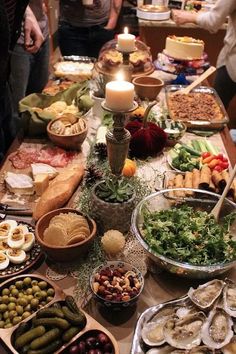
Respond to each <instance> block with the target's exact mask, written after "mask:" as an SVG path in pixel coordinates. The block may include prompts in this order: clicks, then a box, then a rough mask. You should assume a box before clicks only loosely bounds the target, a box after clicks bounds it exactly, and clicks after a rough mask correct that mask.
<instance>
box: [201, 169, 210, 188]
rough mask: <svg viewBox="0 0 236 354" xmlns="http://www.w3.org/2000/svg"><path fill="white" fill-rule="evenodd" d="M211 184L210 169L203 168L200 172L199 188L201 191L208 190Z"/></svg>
mask: <svg viewBox="0 0 236 354" xmlns="http://www.w3.org/2000/svg"><path fill="white" fill-rule="evenodd" d="M210 182H211V169H210V168H209V167H208V166H205V165H204V166H203V167H202V169H201V172H200V183H199V187H200V188H201V189H208V188H209V185H210Z"/></svg>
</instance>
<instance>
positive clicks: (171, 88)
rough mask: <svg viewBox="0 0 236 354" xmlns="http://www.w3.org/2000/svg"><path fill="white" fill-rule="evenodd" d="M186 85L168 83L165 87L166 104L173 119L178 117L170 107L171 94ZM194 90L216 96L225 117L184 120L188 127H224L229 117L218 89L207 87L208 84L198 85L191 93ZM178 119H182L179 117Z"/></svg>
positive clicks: (207, 128)
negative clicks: (219, 118)
mask: <svg viewBox="0 0 236 354" xmlns="http://www.w3.org/2000/svg"><path fill="white" fill-rule="evenodd" d="M185 87H186V86H185V85H167V86H166V87H165V94H166V104H167V108H168V110H169V116H170V118H171V119H173V120H176V119H177V118H175V116H174V114H172V112H171V110H170V108H169V95H170V94H172V93H174V92H175V91H178V90H180V89H181V88H185ZM193 92H199V93H206V94H211V95H213V96H214V98H215V100H216V103H217V104H218V106H219V108H220V110H221V112H222V116H223V118H222V119H221V120H216V119H215V120H211V121H209V120H187V121H186V120H183V122H184V123H185V124H186V125H187V127H188V128H192V129H198V130H199V129H202V130H204V129H205V130H209V129H223V128H224V126H225V125H226V124H227V123H228V122H229V117H228V114H227V112H226V110H225V107H224V105H223V103H222V101H221V99H220V97H219V96H218V94H217V92H216V90H215V89H214V88H212V87H207V86H199V87H196V88H195V89H193V90H192V91H191V93H193ZM203 119H204V117H203ZM178 120H181V119H180V118H179V117H178Z"/></svg>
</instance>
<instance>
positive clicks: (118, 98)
mask: <svg viewBox="0 0 236 354" xmlns="http://www.w3.org/2000/svg"><path fill="white" fill-rule="evenodd" d="M105 101H106V106H107V107H108V108H110V109H111V110H114V111H124V112H125V111H128V110H129V109H131V108H132V107H133V102H134V85H133V84H131V83H130V82H128V81H110V82H108V83H107V84H106V94H105Z"/></svg>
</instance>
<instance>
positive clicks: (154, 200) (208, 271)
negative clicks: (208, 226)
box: [131, 188, 236, 279]
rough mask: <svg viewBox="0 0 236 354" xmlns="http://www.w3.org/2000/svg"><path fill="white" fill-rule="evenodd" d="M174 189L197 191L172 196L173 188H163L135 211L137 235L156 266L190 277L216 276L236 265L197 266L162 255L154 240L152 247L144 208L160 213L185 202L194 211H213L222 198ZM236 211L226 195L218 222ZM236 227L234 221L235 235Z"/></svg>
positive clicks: (231, 262)
mask: <svg viewBox="0 0 236 354" xmlns="http://www.w3.org/2000/svg"><path fill="white" fill-rule="evenodd" d="M173 190H174V191H182V192H185V191H191V192H194V194H195V197H191V198H190V197H186V198H183V197H175V198H171V197H170V196H169V191H170V190H167V189H164V190H161V191H159V192H157V193H153V194H151V195H149V196H147V197H146V198H144V199H143V200H142V201H141V202H140V203H139V204H138V205H137V207H136V208H135V210H134V212H133V215H132V225H131V229H132V231H133V233H134V235H135V236H136V238H137V239H138V241H139V243H140V245H141V246H142V247H143V248H144V250H145V251H146V252H147V254H148V256H149V257H150V258H151V260H152V261H154V263H155V264H156V265H157V267H161V268H164V269H165V270H167V271H168V272H170V273H173V274H175V275H179V276H183V277H186V278H190V279H194V278H195V279H208V278H214V277H217V276H219V275H221V274H223V273H225V272H226V271H228V270H230V269H232V268H233V267H234V266H235V265H236V259H234V260H232V261H228V262H223V263H217V264H211V265H204V264H199V265H194V264H190V263H187V262H181V261H179V260H178V259H172V258H168V257H166V256H164V255H162V254H160V253H159V252H158V251H157V250H156V249H155V243H153V244H154V246H153V247H152V245H150V243H148V241H147V240H146V239H145V237H144V233H143V222H144V214H143V212H144V211H145V210H150V211H151V212H158V211H161V210H168V209H171V208H172V207H174V206H178V205H179V204H182V203H184V204H186V205H187V206H191V207H192V208H194V209H195V210H201V211H205V212H207V213H210V211H211V210H212V209H213V208H214V206H215V204H216V203H217V201H218V200H219V198H220V195H218V194H215V193H212V192H208V191H203V190H198V189H186V188H174V189H173ZM235 211H236V204H235V203H233V202H231V201H230V200H228V199H227V198H225V200H224V202H223V205H222V208H221V212H220V215H219V222H221V220H222V218H223V217H225V216H227V215H229V214H231V213H235ZM235 230H236V223H235V222H234V223H233V225H232V226H231V233H232V235H233V236H235V233H236V231H235Z"/></svg>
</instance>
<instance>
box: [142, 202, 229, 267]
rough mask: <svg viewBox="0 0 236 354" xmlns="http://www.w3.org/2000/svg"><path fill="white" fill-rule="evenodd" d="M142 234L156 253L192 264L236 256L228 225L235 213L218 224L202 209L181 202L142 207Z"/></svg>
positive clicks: (220, 261) (206, 263)
mask: <svg viewBox="0 0 236 354" xmlns="http://www.w3.org/2000/svg"><path fill="white" fill-rule="evenodd" d="M143 217H144V222H143V228H142V229H143V237H144V239H145V241H146V242H147V244H148V245H149V247H150V248H151V249H152V250H153V251H154V252H156V253H158V254H160V255H163V256H165V257H167V258H171V259H173V260H176V261H179V262H186V263H190V264H193V265H212V264H218V263H226V262H229V261H233V260H235V259H236V241H234V240H233V236H232V235H231V234H230V226H231V224H232V223H233V221H234V220H235V218H236V213H232V214H230V215H228V216H226V217H225V218H224V219H223V221H222V223H221V224H218V223H217V222H216V221H215V219H214V217H213V216H211V215H209V213H207V212H205V211H200V210H195V209H194V208H192V207H190V206H187V205H180V206H179V207H174V208H171V209H168V210H161V211H157V212H151V211H149V210H148V209H145V210H144V211H143Z"/></svg>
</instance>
